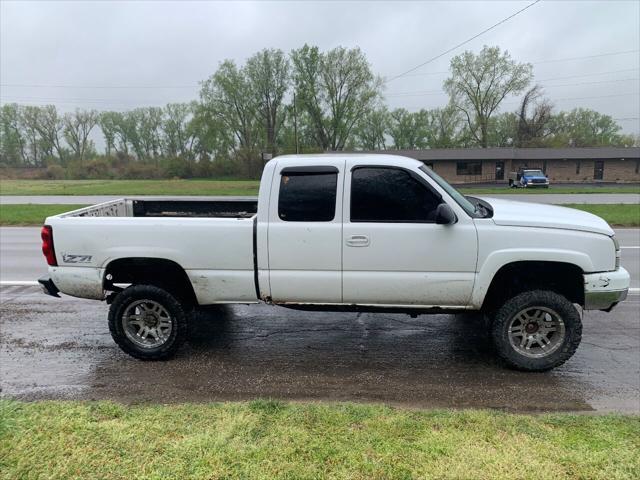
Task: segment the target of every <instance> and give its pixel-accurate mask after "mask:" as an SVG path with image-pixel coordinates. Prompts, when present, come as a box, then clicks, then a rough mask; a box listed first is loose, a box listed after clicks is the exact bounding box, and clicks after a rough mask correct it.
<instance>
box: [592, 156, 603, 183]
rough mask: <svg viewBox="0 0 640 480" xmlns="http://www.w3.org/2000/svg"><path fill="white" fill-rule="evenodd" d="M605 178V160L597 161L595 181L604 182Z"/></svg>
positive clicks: (594, 164) (594, 165)
mask: <svg viewBox="0 0 640 480" xmlns="http://www.w3.org/2000/svg"><path fill="white" fill-rule="evenodd" d="M603 178H604V160H596V161H595V162H594V163H593V179H594V180H602V179H603Z"/></svg>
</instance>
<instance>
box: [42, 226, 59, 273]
mask: <svg viewBox="0 0 640 480" xmlns="http://www.w3.org/2000/svg"><path fill="white" fill-rule="evenodd" d="M40 235H41V237H42V253H43V254H44V257H45V258H46V259H47V263H48V264H49V265H51V266H52V267H57V266H58V262H57V261H56V251H55V250H54V249H53V230H52V228H51V227H50V226H49V225H45V226H44V227H42V231H41V232H40Z"/></svg>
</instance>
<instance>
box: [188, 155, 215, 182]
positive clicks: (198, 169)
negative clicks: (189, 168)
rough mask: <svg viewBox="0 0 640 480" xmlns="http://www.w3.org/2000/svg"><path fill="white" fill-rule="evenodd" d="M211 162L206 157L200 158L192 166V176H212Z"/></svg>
mask: <svg viewBox="0 0 640 480" xmlns="http://www.w3.org/2000/svg"><path fill="white" fill-rule="evenodd" d="M212 172H213V162H211V160H209V159H208V158H202V159H200V160H198V162H196V164H195V165H194V166H193V176H194V177H196V178H208V177H211V176H212Z"/></svg>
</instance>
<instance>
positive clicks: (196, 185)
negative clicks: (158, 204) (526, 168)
mask: <svg viewBox="0 0 640 480" xmlns="http://www.w3.org/2000/svg"><path fill="white" fill-rule="evenodd" d="M259 184H260V182H259V181H258V180H2V181H0V194H1V195H257V194H258V186H259ZM460 190H461V191H462V192H463V193H465V194H476V195H496V194H503V193H509V194H512V195H518V194H523V193H527V194H530V193H534V194H544V193H567V194H575V193H640V186H638V185H613V186H612V185H607V186H603V187H598V186H593V185H585V186H566V187H565V186H562V185H557V186H552V187H551V188H550V189H545V188H539V189H524V188H521V189H511V188H507V187H506V186H499V187H491V188H474V187H462V188H460Z"/></svg>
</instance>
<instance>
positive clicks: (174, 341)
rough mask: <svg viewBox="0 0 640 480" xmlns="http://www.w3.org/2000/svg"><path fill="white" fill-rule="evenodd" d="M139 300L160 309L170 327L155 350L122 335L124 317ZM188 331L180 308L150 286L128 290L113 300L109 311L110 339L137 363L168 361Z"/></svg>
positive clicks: (170, 297)
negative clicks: (137, 360)
mask: <svg viewBox="0 0 640 480" xmlns="http://www.w3.org/2000/svg"><path fill="white" fill-rule="evenodd" d="M141 300H150V301H152V302H155V303H156V304H159V305H161V306H162V308H164V310H165V311H166V313H167V314H168V317H167V319H166V320H165V321H168V322H170V323H171V331H170V333H169V334H168V335H167V338H166V339H165V340H164V341H163V343H161V344H160V345H158V346H150V347H144V346H141V345H137V344H136V343H135V342H134V341H132V340H131V339H130V338H129V337H128V336H127V333H126V332H125V326H124V320H123V315H124V314H125V313H126V312H127V309H128V308H129V307H130V306H131V305H132V304H134V303H136V302H140V301H141ZM187 330H188V315H187V313H186V312H185V309H184V307H183V305H182V304H181V303H180V302H179V301H178V300H177V299H176V298H175V297H174V296H173V295H171V294H170V293H169V292H167V291H166V290H163V289H161V288H159V287H156V286H153V285H132V286H130V287H127V288H126V289H124V290H123V291H122V292H120V293H119V294H118V295H117V296H116V298H115V299H114V301H113V303H112V304H111V307H110V308H109V331H110V332H111V337H113V340H114V341H115V342H116V343H117V344H118V346H119V347H120V348H121V349H122V350H123V351H124V352H125V353H128V354H129V355H131V356H132V357H135V358H137V359H140V360H167V359H169V358H171V357H173V356H174V355H175V353H176V352H177V350H178V349H179V348H180V346H181V345H182V343H183V342H184V341H185V339H186V338H187ZM130 334H131V332H130ZM134 338H135V337H134Z"/></svg>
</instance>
